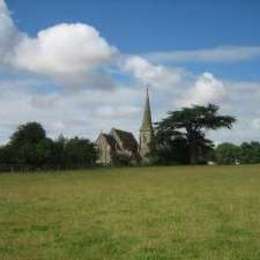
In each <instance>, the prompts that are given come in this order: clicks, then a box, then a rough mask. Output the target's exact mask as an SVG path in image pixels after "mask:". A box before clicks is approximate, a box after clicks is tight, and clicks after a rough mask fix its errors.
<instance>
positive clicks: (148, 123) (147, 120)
mask: <svg viewBox="0 0 260 260" xmlns="http://www.w3.org/2000/svg"><path fill="white" fill-rule="evenodd" d="M152 128H153V126H152V116H151V107H150V99H149V90H148V88H146V99H145V106H144V115H143V121H142V126H141V130H143V131H144V130H150V129H152Z"/></svg>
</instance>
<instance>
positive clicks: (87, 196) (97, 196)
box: [0, 165, 260, 260]
mask: <svg viewBox="0 0 260 260" xmlns="http://www.w3.org/2000/svg"><path fill="white" fill-rule="evenodd" d="M0 259H1V260H2V259H4V260H5V259H6V260H9V259H26V260H30V259H48V260H49V259H65V260H66V259H91V260H95V259H113V260H114V259H130V260H131V259H140V260H141V259H143V260H148V259H151V260H152V259H154V260H155V259H183V260H184V259H185V260H187V259H200V260H206V259H210V260H211V259H212V260H213V259H218V260H219V259H221V260H225V259H228V260H231V259H232V260H242V259H243V260H250V259H255V260H259V259H260V165H250V166H194V167H143V168H122V169H120V168H118V169H93V170H84V171H65V172H47V173H40V172H39V173H26V174H14V173H13V174H7V173H6V174H0Z"/></svg>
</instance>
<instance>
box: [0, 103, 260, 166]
mask: <svg viewBox="0 0 260 260" xmlns="http://www.w3.org/2000/svg"><path fill="white" fill-rule="evenodd" d="M235 122H236V119H235V118H234V117H232V116H229V115H220V114H219V107H218V106H216V105H213V104H209V105H207V106H193V107H190V108H182V109H181V110H178V111H170V112H168V116H167V117H166V118H164V119H162V120H161V121H159V122H157V123H156V124H155V131H154V132H155V140H154V141H155V145H154V146H155V147H156V149H155V150H154V152H153V153H152V154H151V155H150V156H151V157H152V163H153V164H157V165H172V164H206V163H208V162H209V161H213V162H215V163H217V164H238V163H243V164H247V163H260V143H259V142H251V143H242V144H241V145H235V144H231V143H223V144H220V145H218V146H217V147H215V145H214V143H213V142H212V140H210V139H208V137H207V132H208V130H217V129H219V128H228V129H231V128H232V126H233V124H234V123H235ZM96 159H97V150H96V147H95V144H94V143H92V142H91V141H90V140H89V139H86V138H78V137H74V138H64V137H63V136H60V137H59V138H57V139H56V140H52V139H50V138H49V137H47V136H46V132H45V130H44V128H43V127H42V125H41V124H39V123H37V122H29V123H26V124H23V125H21V126H19V127H18V128H17V130H16V131H15V132H14V133H13V134H12V136H11V137H10V140H9V142H8V143H7V144H6V145H3V146H1V147H0V171H17V170H22V171H23V170H24V171H27V170H39V169H41V170H45V169H57V170H60V169H77V168H88V167H93V166H96Z"/></svg>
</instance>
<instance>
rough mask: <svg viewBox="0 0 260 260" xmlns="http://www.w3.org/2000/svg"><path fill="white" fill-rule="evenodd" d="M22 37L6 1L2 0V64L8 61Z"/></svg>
mask: <svg viewBox="0 0 260 260" xmlns="http://www.w3.org/2000/svg"><path fill="white" fill-rule="evenodd" d="M20 37H21V35H20V33H19V32H18V31H17V30H16V27H15V25H14V23H13V20H12V19H11V16H10V14H9V11H8V9H7V6H6V4H5V2H4V1H3V0H0V65H1V63H2V64H5V63H7V62H8V59H9V58H10V57H9V56H10V55H11V52H12V49H13V48H14V46H15V45H16V44H17V42H18V41H19V40H20Z"/></svg>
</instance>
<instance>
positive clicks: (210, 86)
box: [179, 72, 227, 106]
mask: <svg viewBox="0 0 260 260" xmlns="http://www.w3.org/2000/svg"><path fill="white" fill-rule="evenodd" d="M226 97H227V91H226V88H225V85H224V83H223V82H222V81H220V80H218V79H216V78H215V77H214V75H212V74H211V73H208V72H205V73H203V74H202V75H201V76H199V78H198V79H197V81H196V82H195V85H194V87H192V88H191V89H189V90H188V91H187V92H186V93H184V95H183V98H182V99H181V100H180V101H179V104H180V105H181V106H191V105H207V104H208V103H214V104H219V103H220V102H222V101H223V100H225V98H226Z"/></svg>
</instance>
